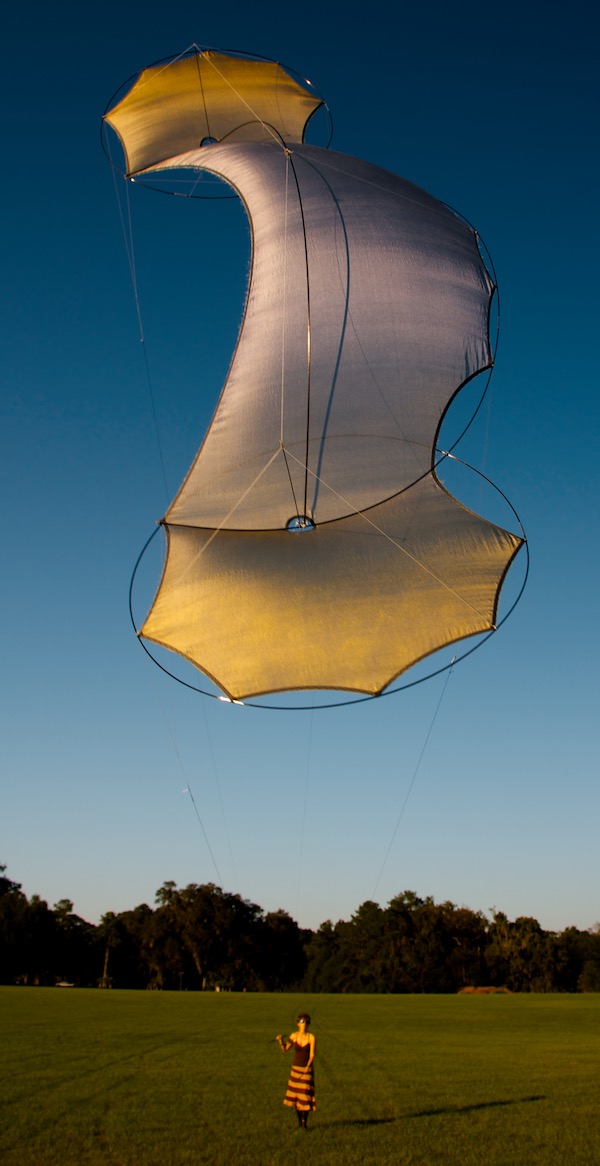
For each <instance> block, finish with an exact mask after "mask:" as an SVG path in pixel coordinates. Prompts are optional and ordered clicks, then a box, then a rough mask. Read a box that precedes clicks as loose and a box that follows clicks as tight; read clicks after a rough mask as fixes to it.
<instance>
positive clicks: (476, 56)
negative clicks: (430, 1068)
mask: <svg viewBox="0 0 600 1166" xmlns="http://www.w3.org/2000/svg"><path fill="white" fill-rule="evenodd" d="M413 9H414V10H413ZM8 20H9V27H8V30H7V32H8V36H7V39H6V42H5V54H4V68H3V74H4V83H5V94H4V100H3V111H4V118H5V124H4V162H5V177H4V184H3V194H4V206H5V210H4V230H3V250H4V257H3V258H4V262H3V271H4V279H3V298H4V307H3V313H2V318H3V323H4V336H5V338H4V342H3V378H2V379H3V382H4V384H3V389H2V411H3V424H2V434H1V439H0V440H1V441H2V454H1V467H2V474H3V479H4V482H3V490H2V496H3V499H4V502H5V527H4V550H5V554H4V569H3V571H2V578H1V585H2V590H3V604H2V610H3V612H4V633H3V645H2V665H3V685H4V696H3V701H2V717H3V727H2V755H3V759H2V790H1V795H0V861H1V862H4V863H6V864H7V866H8V874H9V876H10V877H11V878H13V879H16V880H17V881H18V882H21V883H22V884H23V888H24V890H25V891H26V893H27V894H28V895H31V894H34V893H37V894H39V895H41V896H42V897H43V898H45V899H47V900H48V901H49V903H50V904H51V905H52V904H53V903H54V902H56V901H57V900H58V899H60V898H71V899H72V900H73V901H74V905H75V911H76V912H77V913H78V914H80V915H82V916H83V917H84V918H87V919H89V920H91V921H94V922H95V921H97V920H98V919H99V917H100V915H101V914H102V913H103V912H105V911H109V910H113V911H120V910H124V909H127V908H129V907H133V906H135V905H137V904H138V903H140V902H148V903H150V904H152V903H153V899H154V893H155V891H156V889H157V888H158V887H159V886H160V885H161V884H162V882H163V881H164V880H166V879H173V880H174V881H175V882H176V883H177V884H178V885H185V884H186V883H188V882H207V881H213V882H216V883H218V884H219V885H222V886H223V887H224V889H226V890H228V891H236V892H239V893H240V894H241V895H242V896H244V897H246V898H249V899H251V900H253V901H254V902H257V903H258V904H260V906H262V907H263V908H264V909H265V910H272V909H276V908H278V907H282V908H284V909H286V910H288V911H289V912H290V913H291V914H292V915H293V916H294V917H295V918H296V919H298V921H299V922H300V923H301V924H303V925H306V926H313V927H314V926H317V925H318V924H319V923H320V922H322V921H323V920H325V919H327V918H331V919H333V920H336V919H338V918H349V916H350V915H351V913H352V912H353V911H354V910H355V909H356V908H357V907H358V906H359V904H360V903H361V902H363V901H364V900H365V899H369V898H375V899H376V900H377V901H379V902H381V903H382V904H385V903H386V902H387V901H388V900H389V899H390V898H391V897H392V896H393V895H395V894H397V893H399V892H401V891H402V890H404V889H406V888H410V889H412V890H414V891H416V892H417V894H419V895H421V896H425V895H432V896H433V897H434V898H435V899H436V900H445V899H450V900H452V901H453V902H455V903H457V904H459V905H463V904H464V905H467V906H470V907H472V908H473V909H478V910H479V909H480V910H483V911H485V912H488V911H489V910H490V909H491V908H492V907H496V908H498V909H499V910H503V911H505V912H506V913H507V914H508V915H509V916H510V917H511V918H515V917H517V916H519V915H533V916H535V917H536V918H538V919H539V921H540V922H541V924H542V925H543V926H544V927H546V928H550V929H556V930H559V929H562V928H564V927H566V926H568V925H571V924H573V925H575V926H578V927H580V928H586V927H590V926H593V925H594V924H595V923H596V922H597V921H598V920H600V879H599V874H600V846H599V845H598V837H597V836H598V823H599V821H600V774H599V766H598V757H597V740H598V727H597V704H598V670H597V660H598V631H597V619H596V612H597V588H598V585H597V578H598V567H599V550H598V502H597V499H598V484H599V476H600V475H599V471H598V462H597V457H596V447H597V438H598V429H599V425H598V416H599V411H598V376H597V360H596V347H597V316H598V291H597V282H598V281H597V269H598V254H597V231H596V226H595V219H596V202H597V194H596V192H597V170H598V161H597V140H598V125H597V116H596V114H597V105H598V100H597V99H598V95H597V89H596V88H595V78H596V76H597V66H596V61H595V59H594V58H595V52H596V49H595V46H596V44H597V36H596V31H595V30H594V28H593V27H592V22H593V21H594V15H593V10H592V7H591V6H590V5H589V3H587V0H586V2H582V0H576V2H575V3H573V4H570V5H568V6H567V5H565V4H553V3H532V2H527V0H525V3H519V4H517V3H515V2H510V3H508V4H504V5H502V6H501V7H496V8H491V7H490V6H483V5H477V4H473V3H467V4H463V5H460V4H459V5H458V6H448V5H446V4H442V3H440V2H439V0H434V2H433V3H431V4H430V5H428V6H416V7H415V6H411V9H410V10H408V8H407V9H406V10H403V9H402V8H401V7H400V6H392V5H381V4H377V3H375V4H370V5H368V6H365V7H360V8H359V7H356V8H353V6H352V5H348V4H346V3H345V4H337V3H333V4H330V5H328V6H325V5H322V4H316V3H314V2H309V3H308V4H304V5H302V6H301V8H298V9H297V10H294V11H293V12H292V10H291V9H290V8H289V7H284V8H279V7H275V6H274V5H271V4H267V5H264V6H262V7H260V6H259V7H258V8H256V6H250V5H242V4H240V3H232V4H230V5H227V6H226V7H225V8H224V7H223V6H220V5H215V6H212V7H211V6H208V5H205V6H198V5H196V4H191V3H189V2H187V0H173V2H172V3H170V4H169V5H167V6H162V8H161V9H160V10H159V9H156V10H150V11H148V6H147V5H141V4H130V5H128V6H127V5H125V6H124V5H123V4H122V3H119V4H117V3H115V0H108V2H107V3H105V4H103V5H102V7H100V6H95V5H94V4H93V3H92V5H91V6H83V7H82V6H81V5H79V4H77V5H76V4H74V3H63V4H60V5H58V6H54V7H52V6H41V5H40V6H38V8H37V10H36V6H34V9H33V10H32V9H31V8H30V7H27V8H21V9H20V10H18V11H17V10H15V9H14V8H13V10H12V15H11V16H10V17H9V18H8ZM193 41H196V42H197V43H200V44H202V45H212V46H214V47H218V48H223V49H227V48H234V49H240V50H248V51H253V52H256V53H260V54H263V55H265V56H268V57H274V58H277V59H279V60H281V61H282V62H284V63H287V64H289V65H290V66H292V67H294V68H295V69H296V70H297V71H298V72H299V73H301V74H302V75H304V76H306V77H310V78H311V80H312V81H313V82H314V83H315V85H316V86H317V88H318V90H319V91H320V92H321V93H322V94H323V95H324V96H325V98H326V99H327V102H328V104H329V106H330V108H331V111H332V115H333V123H334V139H333V143H332V144H333V146H334V147H335V148H336V149H338V150H342V151H345V152H347V153H353V154H359V155H360V156H362V157H365V158H367V159H369V160H371V161H373V162H376V163H378V164H379V165H382V166H385V167H387V168H388V169H390V170H393V171H395V172H397V173H400V174H402V175H403V176H405V177H407V178H409V179H410V180H412V181H414V182H416V183H417V184H419V185H421V186H423V187H425V188H426V189H427V190H429V191H430V192H431V193H432V194H434V195H436V196H437V197H439V198H441V199H443V200H444V201H446V202H448V203H449V204H451V205H452V206H454V207H457V208H458V209H459V210H460V211H462V212H463V213H464V214H465V215H466V216H467V217H468V218H469V219H470V220H471V222H473V223H474V224H475V225H476V226H477V228H478V229H479V231H480V233H481V235H482V236H483V238H484V239H485V241H486V243H487V245H488V247H489V249H490V251H491V253H492V256H493V258H494V262H495V266H496V270H497V274H498V278H499V284H500V296H501V316H502V330H501V340H500V349H499V354H498V360H497V366H496V369H495V372H494V376H493V378H492V390H491V394H490V398H489V402H488V404H487V405H486V407H485V409H484V410H483V411H482V415H481V417H480V418H478V421H477V423H476V425H475V426H474V427H473V430H472V431H470V433H469V435H468V438H467V439H466V441H465V444H464V447H462V448H461V450H460V451H459V452H460V453H461V454H462V455H463V456H464V457H465V458H466V460H467V461H470V462H472V463H474V464H475V465H477V466H478V467H479V468H481V469H482V470H483V471H484V472H485V473H486V474H487V475H489V476H490V477H491V478H492V479H493V480H494V481H495V482H496V483H497V484H498V486H500V488H501V489H502V490H503V491H504V492H505V493H506V494H507V495H508V496H509V497H510V499H511V501H512V502H513V504H514V506H515V507H516V509H517V511H518V512H519V515H520V517H521V519H522V521H523V524H524V526H525V529H526V531H527V535H528V540H529V546H530V552H531V572H530V578H529V582H528V585H527V589H526V591H525V594H524V597H523V599H522V600H521V603H520V604H519V606H518V608H517V609H516V611H515V613H514V614H513V616H512V617H511V619H510V620H509V621H508V622H507V624H506V625H505V626H504V627H503V628H502V629H501V630H500V632H499V633H498V635H497V636H494V637H493V638H492V639H491V641H490V642H489V643H487V644H486V645H485V646H484V647H483V648H482V650H481V651H479V652H477V653H476V654H475V655H474V656H473V657H471V658H469V659H468V660H466V661H464V662H463V663H462V664H460V665H459V666H457V667H456V668H455V669H454V670H453V672H452V674H451V676H450V678H449V680H448V682H447V684H446V678H445V677H443V676H442V677H439V678H437V679H434V680H431V681H430V682H428V683H427V684H422V685H420V686H419V687H417V688H415V689H413V690H410V691H408V692H406V693H404V694H401V695H397V696H393V697H389V698H386V699H384V700H379V701H372V702H368V703H366V704H363V705H359V706H356V707H351V708H346V709H344V708H341V709H335V710H332V711H329V712H328V711H318V710H316V711H311V710H310V709H308V710H307V711H306V712H304V713H301V714H292V713H288V712H283V713H276V712H267V711H264V710H261V711H257V710H253V709H246V708H237V707H233V706H229V705H223V704H220V703H219V702H217V701H214V700H208V699H203V698H201V697H198V696H195V695H194V694H191V693H188V692H186V691H185V690H183V689H182V688H181V687H180V686H178V685H176V684H175V683H174V682H173V681H170V680H169V679H168V678H166V677H164V676H163V675H162V674H161V673H160V672H159V671H158V670H157V669H156V668H154V666H153V665H152V664H151V663H150V662H149V661H148V659H147V657H146V656H145V654H144V653H143V651H142V650H141V649H140V647H139V645H138V644H137V643H136V640H135V637H134V635H133V633H132V630H131V627H130V623H129V614H128V608H127V592H128V587H129V579H130V575H131V570H132V567H133V564H134V562H135V559H136V557H137V554H138V552H139V550H140V549H141V547H142V545H143V543H144V542H145V540H146V538H147V537H148V535H149V534H150V533H151V531H152V529H153V525H154V522H155V520H156V519H157V518H158V517H160V515H161V514H162V513H163V512H164V510H165V508H166V503H167V499H168V497H170V496H172V494H173V493H174V491H175V490H176V488H177V486H178V485H179V482H180V481H181V478H182V477H183V475H184V473H185V471H186V470H187V468H188V465H189V462H190V460H191V458H192V456H193V454H194V452H195V450H196V448H197V446H198V445H199V442H200V440H201V437H202V434H203V430H204V427H205V425H206V423H207V421H208V419H209V418H210V415H211V412H212V409H213V406H214V403H215V401H216V398H217V396H218V393H219V391H220V388H221V384H222V382H223V379H224V376H225V374H226V371H227V367H228V364H229V360H230V357H231V353H232V350H233V346H234V344H235V338H236V334H237V328H238V325H239V320H240V317H241V311H242V303H243V289H244V283H245V277H246V270H247V264H248V230H247V226H246V223H245V219H244V214H243V212H242V210H241V209H240V207H239V206H238V204H237V203H235V202H226V203H220V204H218V205H215V204H211V205H210V206H207V204H205V203H198V202H184V201H183V200H175V199H166V198H162V199H161V197H160V196H159V195H156V194H153V193H151V192H147V191H142V190H135V191H134V192H133V193H134V194H135V195H136V196H138V197H136V198H135V199H134V198H132V214H133V222H134V241H135V245H136V263H137V273H138V282H139V293H140V303H141V306H142V314H143V321H144V331H145V337H146V351H147V354H148V359H149V364H150V369H151V376H152V383H153V388H154V393H155V400H156V412H157V418H158V428H159V432H160V440H161V449H162V453H163V457H164V463H165V471H166V478H167V489H166V490H165V484H164V481H163V477H162V470H161V465H160V458H159V454H158V447H157V442H156V435H155V429H154V422H153V417H152V407H151V403H150V399H149V395H148V388H147V381H146V374H145V368H144V362H143V355H142V349H141V345H140V342H139V334H138V327H137V320H136V311H135V303H134V298H133V294H132V290H131V283H130V280H129V274H128V268H127V260H126V255H125V247H124V240H123V233H122V231H121V226H120V221H119V212H118V206H117V200H116V197H115V190H114V183H113V177H112V174H111V170H110V167H109V165H108V163H107V161H106V159H105V157H104V154H103V152H102V150H101V148H100V143H99V122H100V117H101V114H102V112H103V110H104V108H105V105H106V103H107V101H108V99H109V98H110V96H111V94H112V93H113V92H114V91H115V90H116V89H117V88H118V87H119V86H120V85H121V83H122V82H123V81H125V80H126V79H127V78H128V77H129V76H131V75H132V74H134V73H136V72H137V71H138V70H139V69H140V68H141V67H143V66H144V65H147V64H150V63H152V62H153V61H155V60H157V59H158V58H162V57H164V56H168V55H171V54H174V53H177V52H179V51H181V50H183V49H184V48H185V47H186V46H187V45H189V44H190V43H192V42H193ZM592 200H593V201H592ZM460 496H461V497H462V498H463V500H466V499H465V498H464V495H460ZM482 512H483V513H485V514H486V516H488V517H493V515H490V513H489V509H488V510H485V509H483V510H482ZM440 698H442V699H441V703H440ZM438 706H439V708H438ZM436 710H437V715H436ZM186 788H189V789H191V790H192V793H193V799H194V800H193V801H192V799H191V798H190V795H189V793H184V792H183V791H184V790H185V789H186ZM407 795H410V796H408V800H407ZM403 807H404V809H403ZM195 809H197V811H198V815H199V817H198V816H197V814H196V812H195ZM199 818H200V819H201V823H200V821H199ZM396 827H397V830H396ZM388 851H389V854H388ZM386 855H387V860H386Z"/></svg>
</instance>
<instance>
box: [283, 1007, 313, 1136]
mask: <svg viewBox="0 0 600 1166" xmlns="http://www.w3.org/2000/svg"><path fill="white" fill-rule="evenodd" d="M296 1024H297V1025H298V1031H297V1032H293V1033H292V1035H291V1036H290V1037H288V1039H287V1040H284V1038H283V1037H282V1036H281V1035H279V1036H277V1037H276V1038H275V1039H276V1041H277V1042H278V1044H279V1048H280V1049H281V1051H282V1052H283V1053H289V1051H290V1049H291V1048H293V1050H294V1060H293V1062H292V1071H291V1073H290V1079H289V1081H288V1086H287V1092H286V1095H285V1097H284V1099H283V1104H284V1105H287V1106H288V1107H289V1108H290V1109H295V1110H296V1114H297V1117H298V1125H299V1127H300V1129H301V1130H305V1129H306V1122H307V1120H308V1115H309V1113H310V1112H311V1110H314V1109H316V1108H317V1107H316V1104H315V1076H314V1070H313V1062H314V1059H315V1051H316V1044H317V1042H316V1040H315V1038H314V1036H313V1034H312V1032H309V1031H308V1026H309V1024H310V1016H309V1015H308V1012H301V1013H300V1015H299V1017H298V1019H297V1021H296Z"/></svg>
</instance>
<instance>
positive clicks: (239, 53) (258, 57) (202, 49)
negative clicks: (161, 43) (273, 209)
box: [100, 41, 333, 202]
mask: <svg viewBox="0 0 600 1166" xmlns="http://www.w3.org/2000/svg"><path fill="white" fill-rule="evenodd" d="M194 52H197V53H206V52H216V53H227V54H228V55H229V56H232V57H242V58H245V59H246V60H252V61H266V62H268V64H271V65H279V66H280V68H282V69H285V71H286V73H289V74H290V77H292V78H293V79H294V80H295V81H297V82H299V83H300V84H301V85H305V86H306V87H307V88H308V89H309V90H311V91H312V93H314V95H315V97H318V99H319V101H320V102H321V105H320V106H319V107H318V109H321V108H323V109H324V111H325V113H326V115H327V121H328V123H329V136H328V138H327V141H326V142H325V145H324V147H323V149H325V150H327V149H329V146H330V145H331V142H332V140H333V115H332V113H331V110H330V108H329V106H328V104H327V102H326V101H325V98H324V97H323V95H322V94H321V93H320V92H319V90H318V89H317V87H316V85H314V84H313V82H312V81H309V79H308V77H304V76H303V75H302V73H298V72H297V70H296V69H292V68H291V66H290V65H286V64H285V63H284V62H283V61H276V60H274V58H273V57H265V56H263V55H262V54H261V53H250V52H246V51H244V50H242V49H224V48H216V46H215V45H199V44H196V42H195V41H194V42H193V43H192V44H191V45H188V47H187V48H186V49H184V50H183V52H181V53H176V54H175V56H171V57H159V59H158V60H157V61H152V62H151V63H150V64H149V65H144V66H143V68H142V69H138V71H137V72H136V73H132V74H131V76H130V77H128V78H127V80H126V81H123V83H122V84H121V85H119V87H118V88H117V89H115V91H114V93H113V95H112V97H111V98H110V100H109V101H108V102H107V104H106V108H105V110H104V113H103V115H102V118H101V119H100V145H101V146H102V150H103V152H104V156H105V157H106V158H107V159H108V161H109V163H110V165H111V166H112V167H113V170H116V171H117V173H118V174H120V175H121V177H122V178H127V175H126V174H125V171H124V170H122V169H121V167H120V166H117V163H116V162H115V161H114V159H113V157H112V154H111V152H110V147H109V146H108V145H107V140H106V139H107V130H106V123H105V120H104V119H105V117H106V114H107V113H108V112H109V111H110V109H111V107H112V105H113V103H114V102H115V101H116V100H117V98H118V97H119V96H120V94H121V92H122V90H124V89H125V87H126V86H129V85H131V83H132V82H133V83H135V81H137V79H138V77H139V76H140V75H141V73H142V72H143V71H144V69H153V68H155V67H156V66H157V65H163V64H164V65H165V68H166V67H168V66H169V65H172V64H174V63H175V61H180V60H181V59H182V58H183V57H187V56H191V55H192V53H194ZM318 109H315V110H314V111H313V113H311V115H310V117H309V118H308V120H307V122H306V126H305V127H304V129H305V132H306V129H307V127H308V125H309V124H310V122H311V121H312V118H313V117H314V116H315V114H316V113H317V112H318ZM302 140H303V141H304V137H303V139H302ZM131 181H135V184H136V186H143V187H145V188H146V189H147V190H154V191H155V192H156V193H157V194H167V195H170V196H171V197H173V198H197V199H206V200H208V201H209V202H210V201H211V199H215V200H222V199H231V198H238V195H237V194H236V193H224V194H204V193H203V194H196V193H194V192H193V191H192V192H190V193H187V194H183V193H182V192H181V191H175V190H165V189H164V187H161V186H157V185H155V184H154V183H153V182H149V181H147V180H143V179H141V178H138V177H136V178H135V179H132V180H131ZM219 185H222V183H220V184H219Z"/></svg>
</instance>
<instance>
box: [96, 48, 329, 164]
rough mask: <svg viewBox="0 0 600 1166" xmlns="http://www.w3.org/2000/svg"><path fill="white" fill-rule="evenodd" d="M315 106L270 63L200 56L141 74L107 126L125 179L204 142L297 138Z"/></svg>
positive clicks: (108, 118) (315, 101)
mask: <svg viewBox="0 0 600 1166" xmlns="http://www.w3.org/2000/svg"><path fill="white" fill-rule="evenodd" d="M320 104H321V100H320V98H316V97H314V96H312V95H311V94H310V93H308V92H307V91H306V90H305V89H303V88H302V87H301V86H300V85H298V84H297V83H296V82H295V81H293V80H292V78H291V77H290V76H289V75H288V74H287V73H286V72H285V71H284V70H283V69H282V68H281V66H280V65H277V64H275V62H274V61H248V60H245V59H244V58H243V57H227V56H225V55H223V54H222V53H215V52H204V53H194V54H193V56H191V57H182V58H180V59H179V60H177V61H172V62H169V63H166V64H165V63H162V64H158V65H152V67H151V68H149V69H144V71H143V72H142V73H141V74H140V76H139V78H138V80H137V81H136V83H135V85H134V86H133V88H132V89H130V91H129V93H127V94H126V96H125V97H124V98H123V100H122V101H121V102H119V104H118V105H116V106H115V107H114V109H112V110H111V111H110V113H108V114H106V121H107V122H108V123H109V125H111V126H112V127H113V129H115V130H116V132H117V133H118V135H119V137H120V139H121V142H122V143H123V148H124V150H125V157H126V160H127V173H128V174H130V175H131V174H136V173H137V172H138V171H140V170H142V169H144V168H147V167H149V166H154V165H156V164H157V163H159V162H162V161H164V159H165V158H170V157H171V156H172V155H174V154H180V153H181V152H182V151H183V150H191V149H193V148H194V147H195V146H200V145H202V143H203V142H204V141H206V140H209V141H210V140H215V141H221V139H222V138H225V137H228V136H231V135H234V136H235V137H236V138H237V139H241V140H246V141H247V140H252V139H255V138H256V137H259V138H265V137H266V138H270V139H271V140H274V139H278V138H279V139H284V140H289V141H301V140H302V137H303V132H304V127H305V125H306V122H307V120H308V118H309V117H310V115H311V113H313V112H314V110H315V109H317V108H318V106H319V105H320Z"/></svg>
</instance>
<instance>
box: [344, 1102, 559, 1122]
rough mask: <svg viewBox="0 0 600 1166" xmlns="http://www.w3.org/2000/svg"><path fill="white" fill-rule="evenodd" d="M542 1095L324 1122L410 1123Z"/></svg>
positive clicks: (520, 1103) (471, 1111) (497, 1106)
mask: <svg viewBox="0 0 600 1166" xmlns="http://www.w3.org/2000/svg"><path fill="white" fill-rule="evenodd" d="M545 1100H546V1098H545V1096H544V1094H534V1095H533V1096H532V1097H512V1098H510V1099H502V1100H498V1101H477V1102H474V1103H473V1105H444V1106H440V1107H437V1108H435V1109H418V1110H417V1111H416V1112H415V1113H403V1114H400V1115H399V1116H398V1117H360V1118H352V1119H350V1120H349V1121H343V1120H342V1121H330V1122H324V1123H323V1125H328V1126H382V1125H389V1124H390V1123H391V1122H396V1121H410V1120H411V1119H413V1118H416V1117H438V1116H442V1115H444V1114H452V1113H457V1114H458V1113H473V1112H474V1111H475V1110H477V1109H497V1108H499V1107H500V1106H505V1105H527V1104H529V1103H530V1102H532V1101H545Z"/></svg>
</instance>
